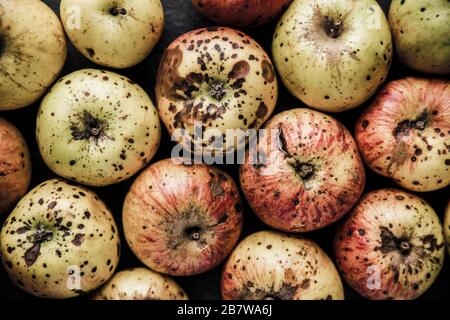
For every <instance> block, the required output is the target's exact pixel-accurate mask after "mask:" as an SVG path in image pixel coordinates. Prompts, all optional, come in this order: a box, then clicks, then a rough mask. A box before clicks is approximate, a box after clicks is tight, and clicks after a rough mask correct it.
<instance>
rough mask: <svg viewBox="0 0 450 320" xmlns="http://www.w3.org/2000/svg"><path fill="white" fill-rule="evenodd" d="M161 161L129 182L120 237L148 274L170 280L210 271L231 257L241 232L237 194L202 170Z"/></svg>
mask: <svg viewBox="0 0 450 320" xmlns="http://www.w3.org/2000/svg"><path fill="white" fill-rule="evenodd" d="M179 160H180V159H166V160H162V161H159V162H157V163H154V164H152V165H151V166H149V167H148V168H147V169H146V170H145V171H144V172H143V173H142V174H141V175H140V176H139V177H138V178H137V179H136V181H135V182H134V184H133V185H132V187H131V190H130V192H129V193H128V195H127V197H126V200H125V204H124V209H123V225H124V231H125V237H126V239H127V241H128V244H129V246H130V248H131V250H132V251H133V252H134V253H135V255H136V256H137V257H138V258H139V259H140V260H141V261H142V262H143V263H144V264H145V265H147V266H148V267H149V268H151V269H153V270H155V271H158V272H161V273H166V274H170V275H192V274H197V273H201V272H204V271H207V270H209V269H212V268H213V267H215V266H216V265H218V264H219V263H220V262H222V261H223V260H224V259H225V258H226V256H227V255H228V254H229V253H230V252H231V250H232V249H233V247H234V246H235V244H236V243H237V241H238V238H239V235H240V233H241V229H242V207H241V200H240V197H239V192H238V189H237V187H236V185H235V183H234V182H233V180H232V179H231V177H229V176H228V175H227V174H226V173H224V172H223V171H221V170H219V169H216V168H214V167H209V166H207V165H184V164H182V163H179Z"/></svg>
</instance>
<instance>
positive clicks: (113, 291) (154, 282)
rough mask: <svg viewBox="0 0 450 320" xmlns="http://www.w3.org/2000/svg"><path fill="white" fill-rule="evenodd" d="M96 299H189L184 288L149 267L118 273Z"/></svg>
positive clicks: (97, 294) (96, 295)
mask: <svg viewBox="0 0 450 320" xmlns="http://www.w3.org/2000/svg"><path fill="white" fill-rule="evenodd" d="M93 299H94V300H187V299H188V297H187V295H186V293H185V292H184V290H183V289H182V288H181V287H180V286H179V285H178V284H177V283H176V282H175V281H173V280H172V279H171V278H169V277H167V276H164V275H161V274H159V273H156V272H154V271H152V270H149V269H147V268H133V269H127V270H122V271H120V272H118V273H116V274H115V275H114V276H113V277H112V278H111V280H109V281H108V283H107V284H105V286H103V288H101V289H100V290H99V291H98V292H97V293H96V294H95V295H94V296H93Z"/></svg>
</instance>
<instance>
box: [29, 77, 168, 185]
mask: <svg viewBox="0 0 450 320" xmlns="http://www.w3.org/2000/svg"><path fill="white" fill-rule="evenodd" d="M36 137H37V141H38V146H39V150H40V152H41V155H42V157H43V159H44V161H45V163H46V164H47V165H48V166H49V167H50V169H51V170H53V171H54V172H55V173H57V174H58V175H60V176H62V177H64V178H67V179H70V180H73V181H77V182H79V183H82V184H86V185H90V186H107V185H111V184H115V183H119V182H121V181H123V180H125V179H128V178H130V177H131V176H132V175H133V174H135V173H136V172H137V171H139V170H140V169H142V168H143V167H144V166H145V165H146V164H147V163H148V162H149V161H150V159H151V158H152V157H153V156H154V154H155V153H156V151H157V149H158V147H159V143H160V139H161V128H160V123H159V118H158V113H157V111H156V108H155V107H154V106H153V103H152V101H151V100H150V98H149V97H148V95H147V93H146V92H145V91H144V90H143V89H142V88H141V87H140V86H139V85H137V84H136V83H134V82H133V81H131V80H130V79H128V78H125V77H123V76H121V75H119V74H116V73H113V72H109V71H103V70H95V69H84V70H79V71H76V72H73V73H71V74H69V75H67V76H65V77H63V78H61V79H60V80H59V81H58V83H57V84H55V86H53V87H52V89H51V90H50V91H49V92H48V94H47V95H46V96H45V98H44V99H43V100H42V103H41V107H40V109H39V113H38V117H37V128H36Z"/></svg>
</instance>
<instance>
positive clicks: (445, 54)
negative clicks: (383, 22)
mask: <svg viewBox="0 0 450 320" xmlns="http://www.w3.org/2000/svg"><path fill="white" fill-rule="evenodd" d="M449 21H450V2H449V1H448V0H433V1H416V0H407V1H405V0H393V1H392V2H391V6H390V8H389V25H390V26H391V30H392V35H393V37H394V43H395V49H396V51H397V54H398V57H399V60H400V61H401V62H403V63H405V64H406V65H407V66H409V67H410V68H413V69H416V70H419V71H422V72H426V73H432V74H448V73H450V46H449V40H448V38H449V36H448V35H449V33H450V23H449Z"/></svg>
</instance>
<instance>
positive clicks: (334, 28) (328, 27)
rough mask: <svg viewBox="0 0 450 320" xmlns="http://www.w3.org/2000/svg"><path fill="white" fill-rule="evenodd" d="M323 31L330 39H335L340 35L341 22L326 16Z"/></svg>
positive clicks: (341, 29)
mask: <svg viewBox="0 0 450 320" xmlns="http://www.w3.org/2000/svg"><path fill="white" fill-rule="evenodd" d="M324 29H325V32H326V34H327V36H329V37H330V38H333V39H336V38H339V36H340V35H341V34H342V31H343V28H342V21H341V20H340V19H336V20H335V19H333V18H330V17H328V16H326V17H325V22H324Z"/></svg>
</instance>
